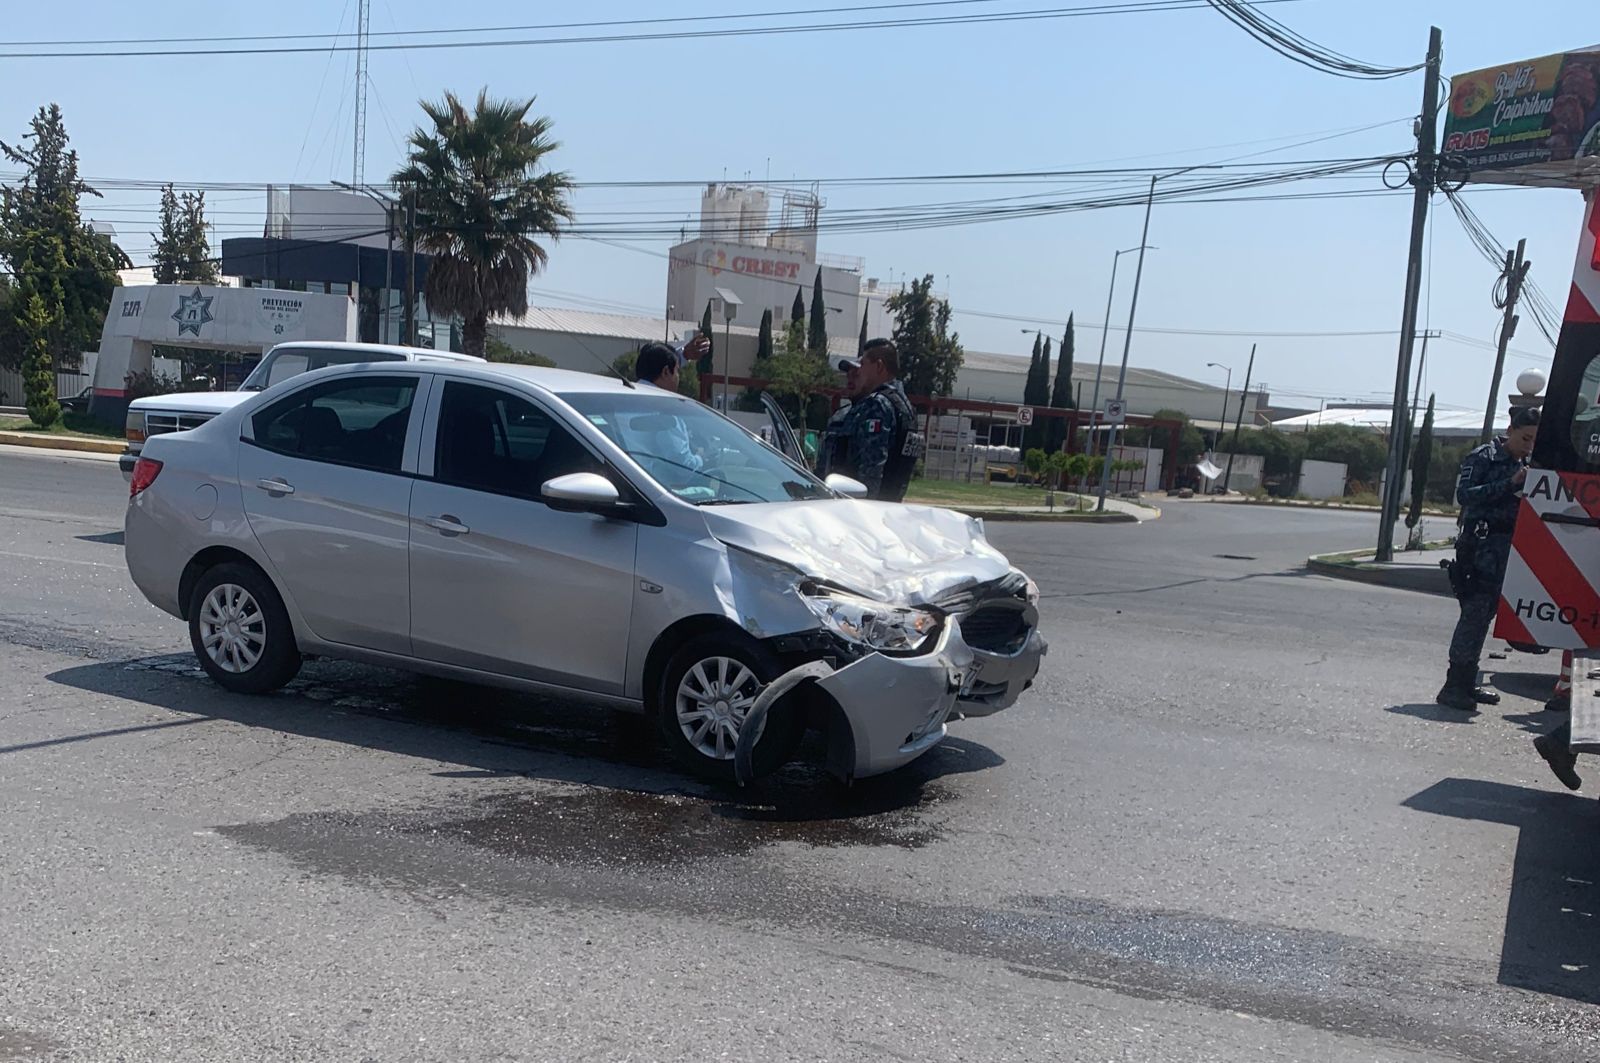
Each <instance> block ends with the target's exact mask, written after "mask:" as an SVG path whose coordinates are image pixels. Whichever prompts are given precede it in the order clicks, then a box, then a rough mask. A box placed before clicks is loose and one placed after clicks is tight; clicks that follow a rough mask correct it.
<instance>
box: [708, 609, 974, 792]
mask: <svg viewBox="0 0 1600 1063" xmlns="http://www.w3.org/2000/svg"><path fill="white" fill-rule="evenodd" d="M973 676H974V654H973V652H972V650H971V648H969V647H968V646H967V644H966V643H965V642H963V641H962V640H961V635H960V632H959V630H958V629H957V627H956V625H954V624H951V625H948V626H947V627H946V628H945V630H944V631H943V632H942V633H941V635H940V638H939V643H938V645H937V646H936V647H935V648H934V649H933V651H932V652H929V653H925V654H921V655H919V656H916V657H889V656H886V655H884V654H881V653H869V654H867V655H866V656H864V657H862V658H861V659H860V660H857V661H853V662H851V663H850V664H847V665H844V666H843V667H840V668H834V667H833V666H832V665H830V664H828V663H827V662H825V661H810V662H808V663H806V664H802V665H800V666H799V667H796V668H793V669H791V670H789V671H787V672H785V673H784V674H783V675H781V676H779V677H778V678H777V679H775V680H773V681H772V683H771V684H769V685H768V686H767V688H766V689H765V690H763V691H762V692H761V694H760V696H758V697H757V698H756V701H755V704H754V705H752V706H751V708H750V713H749V715H747V716H746V717H745V721H744V726H743V727H742V728H741V729H740V732H739V742H738V744H737V745H736V746H735V748H734V774H735V776H736V778H737V779H738V780H739V783H740V784H741V785H743V784H746V783H748V782H750V781H751V779H752V778H753V777H754V772H753V768H752V763H753V761H752V756H751V754H752V752H753V751H754V749H755V744H756V741H757V736H758V735H759V734H760V733H761V723H762V721H763V720H764V719H765V718H766V715H767V713H768V712H769V711H771V709H772V707H773V706H774V705H775V704H777V702H778V701H779V700H781V699H782V698H783V697H785V696H786V695H788V694H791V693H793V692H794V691H795V690H797V689H799V688H800V687H801V686H803V685H805V684H808V683H810V684H815V686H816V687H817V689H818V690H820V691H822V692H823V693H825V694H827V695H828V696H829V698H831V699H832V700H833V703H834V704H835V705H837V706H838V708H839V710H840V712H841V713H842V714H843V716H844V719H845V721H846V722H847V723H848V724H849V726H850V737H851V751H852V756H851V757H850V762H849V763H848V764H846V765H838V766H837V767H836V770H838V773H839V774H842V775H843V776H844V777H845V778H846V781H848V780H850V779H862V778H866V777H867V776H870V775H880V774H882V773H884V772H887V771H893V770H894V769H895V768H898V767H901V766H902V765H905V764H909V763H910V762H911V761H913V760H915V759H917V758H918V757H920V756H922V754H924V753H926V752H927V751H928V750H930V749H932V748H933V747H934V746H936V745H938V744H939V742H940V741H942V740H943V738H944V736H945V721H946V720H947V719H948V718H949V717H950V715H951V714H952V712H954V711H955V709H956V702H957V700H958V698H959V697H960V696H961V694H962V692H963V691H964V690H965V689H966V688H967V686H968V685H969V684H970V683H971V681H972V679H973ZM830 759H831V758H830ZM839 769H842V770H839Z"/></svg>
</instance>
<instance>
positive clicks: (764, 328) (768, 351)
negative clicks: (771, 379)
mask: <svg viewBox="0 0 1600 1063" xmlns="http://www.w3.org/2000/svg"><path fill="white" fill-rule="evenodd" d="M771 357H772V311H771V310H763V311H761V331H760V333H759V334H758V335H757V336H756V364H757V365H760V364H761V363H763V362H765V361H766V360H767V359H769V358H771ZM756 375H757V376H760V375H761V374H760V373H759V372H758V373H757V374H756Z"/></svg>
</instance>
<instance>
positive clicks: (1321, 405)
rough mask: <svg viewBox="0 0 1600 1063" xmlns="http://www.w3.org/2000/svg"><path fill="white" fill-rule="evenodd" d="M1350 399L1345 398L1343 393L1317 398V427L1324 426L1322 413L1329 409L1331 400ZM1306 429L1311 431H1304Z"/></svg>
mask: <svg viewBox="0 0 1600 1063" xmlns="http://www.w3.org/2000/svg"><path fill="white" fill-rule="evenodd" d="M1349 401H1350V400H1349V399H1347V398H1344V397H1343V396H1342V395H1331V396H1329V397H1327V398H1324V399H1319V400H1317V427H1318V428H1321V427H1322V415H1323V413H1325V412H1326V411H1327V409H1328V403H1330V402H1349ZM1304 431H1309V429H1303V430H1302V433H1303V432H1304Z"/></svg>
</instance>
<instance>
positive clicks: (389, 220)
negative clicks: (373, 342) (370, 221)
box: [333, 181, 399, 343]
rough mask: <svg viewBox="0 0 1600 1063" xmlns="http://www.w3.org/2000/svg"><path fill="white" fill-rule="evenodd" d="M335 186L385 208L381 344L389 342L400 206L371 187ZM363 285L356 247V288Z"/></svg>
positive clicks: (336, 182) (359, 246) (358, 252)
mask: <svg viewBox="0 0 1600 1063" xmlns="http://www.w3.org/2000/svg"><path fill="white" fill-rule="evenodd" d="M333 183H334V184H335V185H337V186H338V187H340V188H343V189H345V190H347V191H350V192H359V193H361V194H362V195H364V196H366V197H367V198H368V199H370V200H372V201H373V202H374V203H377V204H378V205H379V206H381V207H382V208H383V220H384V228H385V229H387V230H388V233H387V235H388V240H389V248H388V251H387V252H386V253H385V254H384V256H383V325H382V328H383V335H382V337H381V342H383V343H388V342H389V306H390V304H391V303H393V301H394V294H393V291H392V289H393V287H394V212H395V208H396V207H397V206H398V205H399V204H397V203H396V202H395V201H394V200H393V199H391V198H390V197H389V196H386V195H384V194H383V193H382V192H379V191H378V190H377V189H375V188H373V187H372V186H371V185H361V186H359V187H357V186H356V185H347V184H345V183H344V182H343V181H334V182H333ZM360 285H361V245H360V244H357V245H356V286H357V287H360Z"/></svg>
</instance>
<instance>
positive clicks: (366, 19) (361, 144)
mask: <svg viewBox="0 0 1600 1063" xmlns="http://www.w3.org/2000/svg"><path fill="white" fill-rule="evenodd" d="M371 25H372V0H360V2H359V3H358V5H357V10H356V136H355V161H354V163H353V165H352V166H351V168H350V170H351V174H352V176H351V178H350V183H351V184H353V185H355V186H356V187H358V188H359V187H360V186H361V181H362V178H363V176H364V174H365V170H366V164H367V31H368V30H369V29H370V28H371Z"/></svg>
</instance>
